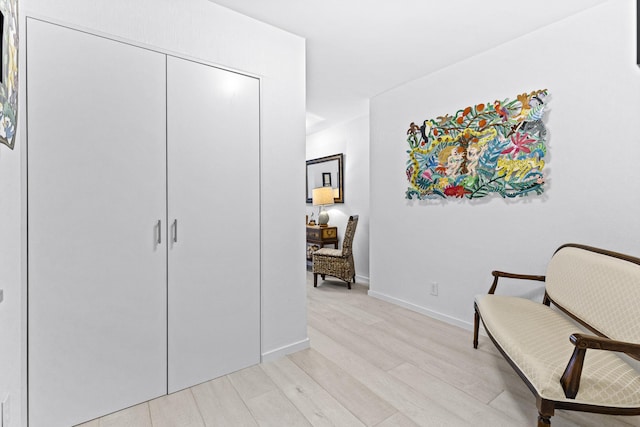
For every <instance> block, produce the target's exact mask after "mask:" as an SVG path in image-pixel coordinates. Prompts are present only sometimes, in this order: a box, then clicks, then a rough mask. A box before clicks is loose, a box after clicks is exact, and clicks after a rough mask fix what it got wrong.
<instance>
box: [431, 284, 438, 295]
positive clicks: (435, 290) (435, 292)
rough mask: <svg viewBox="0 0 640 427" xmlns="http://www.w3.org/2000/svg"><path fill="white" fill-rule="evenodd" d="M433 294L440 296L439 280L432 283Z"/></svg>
mask: <svg viewBox="0 0 640 427" xmlns="http://www.w3.org/2000/svg"><path fill="white" fill-rule="evenodd" d="M431 295H433V296H436V297H437V296H438V282H432V283H431Z"/></svg>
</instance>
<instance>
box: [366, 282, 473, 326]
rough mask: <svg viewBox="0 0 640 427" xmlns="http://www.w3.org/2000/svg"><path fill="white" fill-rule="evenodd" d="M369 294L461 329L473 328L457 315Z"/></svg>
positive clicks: (378, 293) (377, 293)
mask: <svg viewBox="0 0 640 427" xmlns="http://www.w3.org/2000/svg"><path fill="white" fill-rule="evenodd" d="M368 294H369V296H371V297H373V298H378V299H381V300H383V301H386V302H390V303H391V304H395V305H399V306H400V307H404V308H406V309H409V310H411V311H415V312H417V313H420V314H424V315H425V316H429V317H433V318H434V319H438V320H441V321H443V322H445V323H449V324H450V325H454V326H458V327H460V328H463V329H467V330H469V331H470V330H473V324H472V323H471V322H467V321H465V320H461V319H458V318H457V317H452V316H449V315H447V314H442V313H438V312H437V311H433V310H430V309H428V308H425V307H422V306H419V305H416V304H413V303H411V302H408V301H404V300H401V299H399V298H394V297H391V296H389V295H385V294H382V293H380V292H376V291H371V290H370V291H369V292H368Z"/></svg>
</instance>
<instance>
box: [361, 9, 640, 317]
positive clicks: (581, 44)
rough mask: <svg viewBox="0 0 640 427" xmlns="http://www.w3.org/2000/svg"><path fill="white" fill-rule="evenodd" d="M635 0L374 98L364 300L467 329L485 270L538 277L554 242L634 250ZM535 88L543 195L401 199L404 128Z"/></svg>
mask: <svg viewBox="0 0 640 427" xmlns="http://www.w3.org/2000/svg"><path fill="white" fill-rule="evenodd" d="M634 3H635V2H634V1H632V0H615V1H609V2H607V3H605V4H602V5H600V6H596V7H594V8H592V9H589V10H587V11H585V12H582V13H580V14H577V15H575V16H572V17H570V18H567V19H565V20H563V21H561V22H558V23H555V24H553V25H550V26H547V27H545V28H542V29H540V30H538V31H535V32H533V33H530V34H528V35H525V36H523V37H520V38H518V39H515V40H513V41H511V42H509V43H506V44H504V45H501V46H499V47H497V48H494V49H492V50H490V51H487V52H484V53H482V54H479V55H477V56H474V57H472V58H469V59H467V60H465V61H463V62H460V63H458V64H455V65H453V66H450V67H448V68H446V69H443V70H441V71H439V72H436V73H433V74H431V75H428V76H425V77H423V78H421V79H419V80H416V81H413V82H410V83H408V84H406V85H403V86H401V87H398V88H396V89H393V90H390V91H388V92H386V93H383V94H381V95H379V96H377V97H375V98H373V99H372V100H371V104H370V106H371V108H370V110H371V170H372V171H375V173H372V174H371V224H370V233H371V237H370V239H371V252H370V256H371V283H370V294H371V295H374V296H377V297H380V298H386V299H390V300H392V301H394V302H396V303H398V304H404V305H408V306H410V307H412V308H413V309H416V310H418V311H422V312H425V313H428V314H431V315H434V316H436V317H440V318H443V319H445V320H448V321H450V322H452V323H456V324H460V325H463V326H467V327H468V326H470V322H471V320H472V314H473V297H474V295H475V294H478V293H485V292H486V291H487V290H488V288H489V285H490V282H491V276H490V272H491V270H493V269H500V270H506V271H512V272H520V273H532V274H544V273H545V266H546V263H547V261H548V260H549V258H550V257H551V255H552V253H553V251H554V250H555V249H556V248H557V247H558V246H559V245H560V244H562V243H565V242H578V243H584V244H590V245H594V246H599V247H604V248H607V249H611V250H616V251H620V252H626V253H630V254H633V255H635V256H640V247H639V246H638V241H639V237H640V221H638V218H639V215H640V178H638V159H640V134H639V133H638V132H637V127H638V126H637V124H638V117H640V69H638V67H637V66H636V65H635V61H636V53H635V37H636V35H635V5H634ZM514 19H526V17H514ZM543 88H547V89H549V91H550V94H551V96H550V97H549V98H548V101H549V103H548V105H549V111H548V113H547V114H548V117H547V119H548V120H546V123H547V128H548V130H549V141H548V143H549V144H548V148H549V152H548V157H546V158H545V160H546V161H547V166H546V167H545V171H546V173H547V174H548V175H547V184H546V186H545V187H546V191H545V193H544V196H542V197H536V196H529V197H528V198H524V199H518V200H503V199H502V198H500V197H499V196H498V197H497V198H493V199H491V200H482V199H481V200H478V201H469V200H467V199H465V200H459V199H458V200H447V201H446V202H439V201H435V202H428V201H421V202H418V201H415V200H414V201H407V200H405V198H404V192H405V190H406V189H407V181H406V178H405V172H404V171H405V167H406V160H407V154H406V150H407V148H408V145H407V144H406V142H405V138H406V131H407V129H408V127H409V123H411V122H412V121H415V122H416V123H418V122H420V121H422V120H425V119H428V118H434V117H437V116H440V115H444V114H445V113H449V114H453V113H455V112H456V111H457V110H458V109H459V108H464V107H466V106H467V105H472V104H474V103H480V102H488V101H493V100H495V99H503V98H506V97H509V98H511V99H513V98H514V97H515V96H516V95H517V94H520V93H522V92H529V91H533V90H536V89H543ZM433 281H435V282H438V283H439V295H438V296H431V295H430V290H431V282H433ZM527 286H529V288H530V289H531V288H535V287H536V286H537V285H535V284H529V285H527ZM499 289H500V288H499ZM526 289H527V288H520V287H518V289H517V290H515V291H514V292H517V293H523V294H527V295H529V294H530V293H529V292H528V291H527V290H526ZM535 294H537V295H540V290H539V289H538V290H537V291H536V292H535Z"/></svg>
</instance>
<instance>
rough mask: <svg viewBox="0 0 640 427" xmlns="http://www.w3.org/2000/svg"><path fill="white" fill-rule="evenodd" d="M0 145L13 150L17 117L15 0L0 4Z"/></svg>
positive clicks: (16, 0) (2, 1) (16, 8)
mask: <svg viewBox="0 0 640 427" xmlns="http://www.w3.org/2000/svg"><path fill="white" fill-rule="evenodd" d="M0 36H1V38H0V143H2V144H5V145H7V146H8V147H9V148H12V149H13V146H14V145H15V140H16V126H17V115H18V0H0Z"/></svg>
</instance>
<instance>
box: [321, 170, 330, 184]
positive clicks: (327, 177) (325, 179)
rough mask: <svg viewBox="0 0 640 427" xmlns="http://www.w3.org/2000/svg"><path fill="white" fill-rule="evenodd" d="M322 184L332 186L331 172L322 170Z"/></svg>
mask: <svg viewBox="0 0 640 427" xmlns="http://www.w3.org/2000/svg"><path fill="white" fill-rule="evenodd" d="M322 186H323V187H331V172H322Z"/></svg>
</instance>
